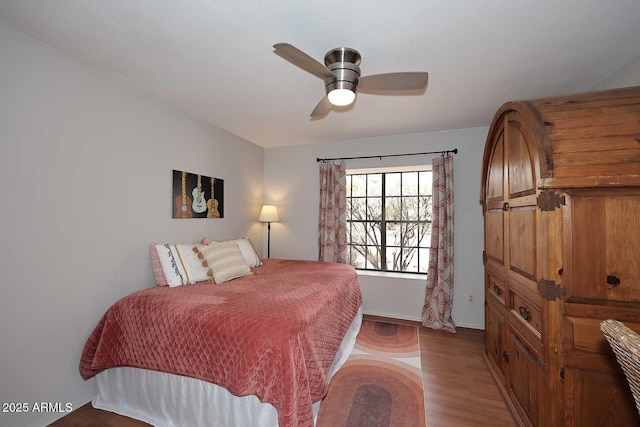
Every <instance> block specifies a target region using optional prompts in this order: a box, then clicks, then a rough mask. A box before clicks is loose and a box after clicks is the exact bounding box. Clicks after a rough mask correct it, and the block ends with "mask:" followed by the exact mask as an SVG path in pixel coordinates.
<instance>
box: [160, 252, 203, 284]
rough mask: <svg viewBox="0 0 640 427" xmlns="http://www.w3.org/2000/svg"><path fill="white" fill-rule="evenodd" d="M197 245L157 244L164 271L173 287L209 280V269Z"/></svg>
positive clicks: (168, 282)
mask: <svg viewBox="0 0 640 427" xmlns="http://www.w3.org/2000/svg"><path fill="white" fill-rule="evenodd" d="M194 248H195V245H187V244H178V245H171V244H164V245H156V251H157V253H158V258H160V265H161V266H162V272H163V273H164V277H165V278H166V280H167V284H168V285H169V286H171V287H175V286H182V285H186V284H188V283H196V282H204V281H206V280H209V276H208V275H207V273H208V271H209V269H208V268H207V267H205V266H203V265H202V261H201V260H200V259H198V254H197V252H195V251H194Z"/></svg>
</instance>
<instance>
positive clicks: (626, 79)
mask: <svg viewBox="0 0 640 427" xmlns="http://www.w3.org/2000/svg"><path fill="white" fill-rule="evenodd" d="M630 86H640V54H638V55H636V56H635V58H633V59H631V61H629V62H627V63H626V64H625V65H623V66H622V67H620V68H618V69H617V70H616V71H615V72H613V73H612V74H611V75H610V76H608V77H607V78H606V79H604V80H603V81H601V82H600V83H598V84H597V85H596V86H594V87H593V88H592V89H591V90H606V89H615V88H619V87H630Z"/></svg>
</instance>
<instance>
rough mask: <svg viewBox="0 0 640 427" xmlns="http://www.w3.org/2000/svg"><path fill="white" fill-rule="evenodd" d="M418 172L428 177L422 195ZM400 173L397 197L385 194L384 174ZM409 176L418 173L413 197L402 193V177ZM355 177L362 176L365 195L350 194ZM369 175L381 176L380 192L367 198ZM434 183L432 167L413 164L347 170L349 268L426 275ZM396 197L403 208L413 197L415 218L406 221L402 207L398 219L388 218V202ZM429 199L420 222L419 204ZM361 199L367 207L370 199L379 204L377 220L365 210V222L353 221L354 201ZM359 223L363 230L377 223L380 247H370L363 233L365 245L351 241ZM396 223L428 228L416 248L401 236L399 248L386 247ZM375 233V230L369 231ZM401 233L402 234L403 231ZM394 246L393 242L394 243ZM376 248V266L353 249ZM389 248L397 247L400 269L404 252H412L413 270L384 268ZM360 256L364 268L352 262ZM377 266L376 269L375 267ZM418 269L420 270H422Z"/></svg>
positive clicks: (402, 225) (385, 180)
mask: <svg viewBox="0 0 640 427" xmlns="http://www.w3.org/2000/svg"><path fill="white" fill-rule="evenodd" d="M420 172H429V175H427V176H428V178H426V181H427V182H426V184H427V185H428V188H425V189H423V191H426V193H425V194H421V191H420V189H421V184H422V186H423V187H424V184H425V183H424V182H421V180H420V177H421V174H420ZM397 173H399V174H400V182H399V184H398V185H399V194H398V195H388V194H387V175H389V174H397ZM409 173H417V174H416V194H404V191H405V189H404V188H403V179H404V178H405V175H404V174H409ZM354 175H362V176H364V182H365V188H364V195H363V196H362V195H360V196H354V195H353V176H354ZM369 175H380V176H381V191H380V195H370V194H369ZM432 185H433V181H432V167H431V165H413V166H403V167H380V168H366V169H356V168H348V169H347V185H346V187H347V221H346V223H347V224H346V225H347V234H348V240H347V247H348V249H347V250H348V256H347V258H348V260H347V261H348V263H349V265H352V266H353V267H354V268H356V269H357V270H362V271H373V272H385V273H387V272H388V273H398V274H413V275H415V274H427V270H428V266H429V250H430V246H431V239H430V237H429V236H430V234H431V230H430V227H431V224H432V218H431V215H432V208H431V207H430V206H431V205H432V203H433V188H432ZM396 197H397V198H399V199H400V200H399V201H400V206H402V205H403V203H404V202H405V200H406V199H409V198H416V199H417V209H416V215H417V218H416V219H408V218H406V219H405V218H402V216H403V214H404V212H403V211H402V208H401V210H400V214H399V218H397V219H389V218H387V207H388V205H389V204H388V203H387V202H388V201H389V200H388V199H390V198H396ZM425 197H426V198H428V201H427V202H426V203H427V206H428V207H427V209H428V211H427V218H426V219H420V216H421V213H420V212H421V209H420V205H421V203H423V200H424V198H425ZM354 199H355V200H363V201H364V204H365V206H369V201H370V200H372V199H375V200H379V201H380V218H379V219H377V218H372V219H370V218H369V209H365V218H364V219H353V209H352V207H353V200H354ZM358 223H361V224H363V225H362V227H363V228H364V227H367V225H368V224H379V225H378V227H379V240H380V242H379V244H377V243H376V242H374V243H373V244H370V243H369V242H368V241H367V239H368V237H369V235H368V233H364V234H363V235H364V237H365V241H364V242H356V243H354V242H353V241H352V238H353V227H354V224H358ZM390 223H391V224H397V225H398V226H399V227H405V226H406V225H414V226H415V229H418V230H419V229H420V228H421V227H424V226H425V225H426V226H427V227H428V229H427V231H426V232H425V233H424V235H423V237H422V238H421V239H420V240H418V241H417V242H416V245H415V246H412V245H405V244H404V243H405V242H404V237H401V238H400V242H398V243H399V245H395V244H391V245H388V244H387V232H388V226H389V224H390ZM372 229H374V230H375V227H374V228H372ZM400 233H403V232H402V231H401V232H400ZM394 243H395V242H394ZM356 246H358V247H363V248H366V247H376V248H377V249H376V250H377V258H378V259H377V260H376V262H377V265H375V264H373V263H371V262H370V261H369V259H368V257H367V256H365V255H363V254H362V252H361V251H357V249H354V247H356ZM391 248H397V249H398V250H399V252H400V262H399V264H400V268H402V264H403V261H402V259H403V257H404V256H405V253H406V251H407V250H413V251H415V253H414V254H413V256H412V259H415V270H397V269H393V265H392V266H391V268H388V266H387V264H388V263H387V262H386V259H387V255H388V250H389V249H391ZM356 252H357V253H359V254H360V255H361V256H362V257H363V258H364V265H363V266H355V265H354V262H355V260H354V259H353V255H354V253H356ZM421 252H426V255H424V254H423V255H421ZM423 256H426V258H427V259H426V260H425V261H424V262H423V263H421V258H422V257H423ZM378 267H379V268H378ZM421 267H422V268H423V270H421Z"/></svg>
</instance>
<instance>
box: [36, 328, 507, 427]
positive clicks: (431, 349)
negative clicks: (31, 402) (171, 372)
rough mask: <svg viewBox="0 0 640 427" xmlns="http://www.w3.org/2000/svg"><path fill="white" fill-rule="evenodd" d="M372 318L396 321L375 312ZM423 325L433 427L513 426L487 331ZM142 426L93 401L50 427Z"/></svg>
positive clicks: (422, 342)
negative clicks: (490, 363) (491, 365)
mask: <svg viewBox="0 0 640 427" xmlns="http://www.w3.org/2000/svg"><path fill="white" fill-rule="evenodd" d="M365 318H367V319H374V320H384V321H393V322H397V323H402V324H415V325H418V323H415V322H405V321H396V320H390V319H384V318H379V317H373V316H365ZM419 327H420V351H421V357H422V370H423V372H424V386H425V390H424V391H425V401H426V407H427V426H428V427H452V426H456V427H465V426H469V427H471V426H473V427H484V426H487V427H512V426H515V423H514V421H513V419H512V417H511V414H510V413H509V411H508V409H507V406H506V404H505V403H504V400H503V399H502V397H501V396H500V394H499V393H498V389H497V387H496V385H495V383H494V382H493V380H492V378H491V376H490V375H489V370H488V368H487V366H486V364H485V362H484V360H483V358H482V351H483V348H484V331H479V330H474V329H465V328H458V332H457V333H456V334H447V333H444V332H437V331H433V330H431V329H427V328H424V327H422V326H419ZM94 426H104V427H140V426H148V424H145V423H143V422H140V421H136V420H133V419H131V418H127V417H123V416H120V415H116V414H113V413H111V412H106V411H102V410H99V409H94V408H93V407H92V406H91V404H90V403H88V404H86V405H85V406H83V407H81V408H78V409H76V410H75V411H73V412H72V413H70V414H69V415H67V416H65V417H64V418H62V419H60V420H58V421H56V422H55V423H53V424H51V425H50V426H49V427H94Z"/></svg>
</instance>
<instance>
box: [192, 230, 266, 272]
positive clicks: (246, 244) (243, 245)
mask: <svg viewBox="0 0 640 427" xmlns="http://www.w3.org/2000/svg"><path fill="white" fill-rule="evenodd" d="M233 242H236V243H237V244H238V247H240V252H242V256H243V257H244V259H245V261H247V264H248V265H249V268H254V267H258V266H260V265H262V261H260V257H259V256H258V253H257V252H256V248H255V247H254V246H253V243H251V240H249V238H248V237H242V238H240V239H235V240H233ZM200 243H202V244H203V245H210V244H211V243H218V242H217V241H215V240H211V239H209V238H208V237H205V238H203V239H202V241H201V242H200Z"/></svg>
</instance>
